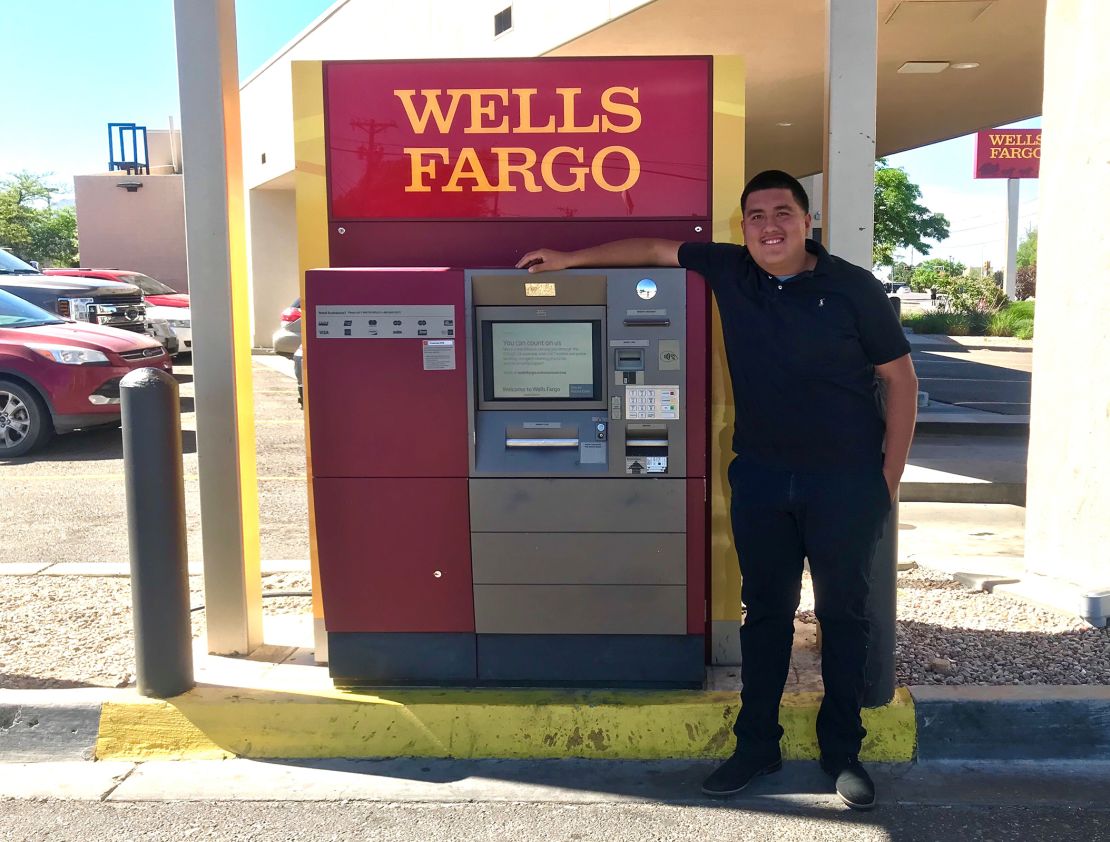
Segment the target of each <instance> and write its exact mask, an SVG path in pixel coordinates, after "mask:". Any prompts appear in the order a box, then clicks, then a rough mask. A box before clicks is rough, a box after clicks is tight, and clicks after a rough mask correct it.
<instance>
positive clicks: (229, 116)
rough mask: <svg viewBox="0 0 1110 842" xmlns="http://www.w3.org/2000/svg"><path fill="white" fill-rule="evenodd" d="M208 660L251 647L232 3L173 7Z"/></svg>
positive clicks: (254, 589)
mask: <svg viewBox="0 0 1110 842" xmlns="http://www.w3.org/2000/svg"><path fill="white" fill-rule="evenodd" d="M174 29H175V31H176V35H177V77H178V87H179V90H180V97H181V147H182V159H183V175H184V184H185V235H186V246H187V248H186V251H187V257H188V265H189V294H190V297H191V302H192V312H193V337H194V340H195V341H194V342H193V372H194V376H195V378H196V379H195V381H194V383H195V387H196V388H195V393H196V410H197V412H196V416H197V451H198V463H197V464H198V472H199V474H200V513H201V527H202V535H203V543H204V601H205V605H206V617H205V619H206V621H207V626H208V650H209V651H210V652H213V653H216V654H222V655H234V654H247V653H249V652H251V651H252V650H254V649H255V648H257V647H258V646H259V645H260V644H261V643H262V580H261V573H260V570H259V532H258V477H257V475H256V466H255V444H254V408H253V395H252V390H251V357H250V302H249V300H248V295H249V294H248V283H247V251H246V231H245V227H244V226H245V223H244V211H243V155H242V132H241V131H240V120H239V70H238V63H237V61H236V50H235V2H234V0H174Z"/></svg>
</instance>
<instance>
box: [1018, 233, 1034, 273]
mask: <svg viewBox="0 0 1110 842" xmlns="http://www.w3.org/2000/svg"><path fill="white" fill-rule="evenodd" d="M1017 265H1018V269H1025V268H1028V267H1029V266H1036V265H1037V229H1036V228H1030V229H1029V230H1028V231H1026V232H1025V238H1024V239H1023V240H1022V241H1021V242H1020V243H1018V248H1017Z"/></svg>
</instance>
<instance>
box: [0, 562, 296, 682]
mask: <svg viewBox="0 0 1110 842" xmlns="http://www.w3.org/2000/svg"><path fill="white" fill-rule="evenodd" d="M0 570H2V567H0ZM0 587H2V588H3V595H2V597H0V604H2V606H3V610H2V612H0V688H9V689H30V688H47V687H53V688H64V687H126V686H128V685H129V684H133V683H134V672H135V649H134V643H133V632H132V626H131V622H132V621H131V587H130V580H129V579H127V578H124V577H118V576H117V577H109V576H0ZM310 587H311V584H310V582H309V576H308V574H307V573H281V574H274V575H272V576H266V577H265V578H264V579H263V581H262V589H263V593H264V594H265V593H267V592H269V593H273V592H286V591H306V590H309V588H310ZM203 588H204V583H203V580H202V578H201V577H200V576H190V577H189V589H190V591H191V604H192V606H193V607H194V609H199V610H194V611H193V615H192V619H193V637H194V638H196V637H200V635H201V634H203V632H204V610H203V608H200V606H202V605H203V604H204V591H203ZM262 611H263V614H264V615H274V614H294V613H305V614H309V615H311V613H312V605H311V601H310V600H309V599H307V598H305V597H276V598H272V599H270V598H264V599H263V600H262Z"/></svg>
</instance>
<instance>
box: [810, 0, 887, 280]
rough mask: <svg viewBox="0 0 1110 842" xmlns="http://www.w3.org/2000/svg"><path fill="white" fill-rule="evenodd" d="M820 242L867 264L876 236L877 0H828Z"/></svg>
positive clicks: (851, 259)
mask: <svg viewBox="0 0 1110 842" xmlns="http://www.w3.org/2000/svg"><path fill="white" fill-rule="evenodd" d="M825 22H826V30H827V36H828V37H827V39H826V42H825V61H826V64H825V166H824V173H825V183H824V192H825V202H824V219H823V222H824V231H823V233H824V242H825V245H826V247H828V248H829V249H830V250H834V251H835V252H836V254H837V255H838V256H840V257H842V258H844V259H845V260H848V261H851V262H852V263H855V264H857V265H859V266H865V267H867V268H871V248H872V241H873V239H874V237H875V111H876V99H877V85H876V72H877V70H876V67H877V61H878V10H877V8H876V0H827V5H826V21H825Z"/></svg>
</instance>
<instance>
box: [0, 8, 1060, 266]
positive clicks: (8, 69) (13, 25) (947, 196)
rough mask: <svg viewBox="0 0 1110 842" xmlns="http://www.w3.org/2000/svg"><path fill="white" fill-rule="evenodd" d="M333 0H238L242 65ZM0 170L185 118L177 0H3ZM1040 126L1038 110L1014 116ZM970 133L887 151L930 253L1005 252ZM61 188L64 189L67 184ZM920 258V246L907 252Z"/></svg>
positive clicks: (1025, 208)
mask: <svg viewBox="0 0 1110 842" xmlns="http://www.w3.org/2000/svg"><path fill="white" fill-rule="evenodd" d="M331 5H332V0H237V1H236V25H237V30H238V49H239V76H240V79H246V78H247V77H248V76H249V75H250V74H251V73H253V72H254V71H255V70H257V69H258V68H259V67H260V66H261V65H262V64H263V63H264V62H265V61H266V60H267V59H268V58H269V57H270V56H271V55H273V54H274V53H275V52H276V51H277V50H278V49H280V48H281V47H282V46H283V45H284V44H285V43H287V42H288V41H289V40H290V39H292V38H293V37H295V36H296V35H297V34H298V33H299V32H300V31H301V30H302V29H304V28H305V27H306V26H307V25H308V24H309V23H311V22H312V21H313V20H315V19H316V18H317V17H318V16H319V15H320V13H321V12H323V11H324V10H325V9H327V8H328V7H329V6H331ZM0 32H2V33H3V38H4V49H3V50H0V79H4V80H5V81H6V82H7V84H6V85H5V91H4V96H3V99H2V100H0V103H2V105H0V108H2V109H3V111H2V113H0V177H3V176H5V175H7V174H9V173H12V172H17V171H20V170H28V171H30V172H33V173H52V174H53V178H52V181H53V182H55V183H57V184H59V185H61V186H62V187H63V190H64V195H68V196H70V197H71V196H72V189H73V187H72V177H73V175H75V174H82V173H94V172H103V171H104V170H105V169H106V168H107V159H108V143H107V126H108V123H110V122H134V123H138V124H139V125H145V126H146V127H147V128H150V129H162V128H168V126H169V121H170V119H171V118H172V119H173V121H174V125H176V126H179V127H180V124H181V121H180V117H179V110H178V103H177V50H176V45H175V43H174V30H173V0H0ZM1014 125H1015V126H1019V127H1022V128H1026V127H1039V126H1040V119H1039V118H1037V119H1034V120H1027V121H1025V122H1023V123H1016V124H1014ZM974 159H975V141H974V136H972V135H969V136H967V137H963V138H957V139H955V140H951V141H945V142H943V143H937V144H933V145H932V146H927V147H923V148H921V149H916V150H912V151H910V152H903V153H901V154H898V155H893V156H890V158H889V159H888V162H889V163H890V164H891V165H892V166H898V167H902V168H904V169H905V170H906V171H907V173H909V176H910V180H911V181H913V182H915V183H916V184H918V185H919V186H920V187H921V190H922V202H923V203H924V204H925V205H926V206H927V207H928V208H930V209H931V210H933V211H935V212H940V213H943V214H944V215H945V216H946V217H947V218H948V221H949V224H950V236H949V238H948V239H947V240H945V241H944V242H943V243H941V244H939V245H937V246H935V247H934V248H933V250H932V252H931V254H930V255H929V256H930V257H954V258H955V259H957V260H959V261H960V262H961V263H964V264H966V265H969V266H972V265H974V266H978V265H982V263H983V261H984V260H990V261H991V264H992V265H993V266H994V267H995V268H1001V267H1002V266H1003V265H1004V263H1005V255H1004V252H1005V237H1006V231H1005V217H1006V182H1005V180H1004V179H983V180H978V181H977V180H975V179H973V178H972V177H971V176H972V167H973V163H974ZM63 198H64V196H63ZM1036 199H1037V182H1036V181H1035V180H1024V181H1022V182H1021V212H1020V214H1019V216H1020V220H1019V236H1020V235H1021V234H1022V233H1024V232H1025V231H1026V230H1027V229H1028V228H1029V227H1030V226H1035V225H1036V211H1037V201H1036ZM900 256H901V257H902V258H903V259H905V260H907V261H908V262H913V263H918V262H920V261H921V260H922V259H923V258H922V255H920V254H917V253H914V254H912V255H911V254H908V253H902V254H901V255H900Z"/></svg>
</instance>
